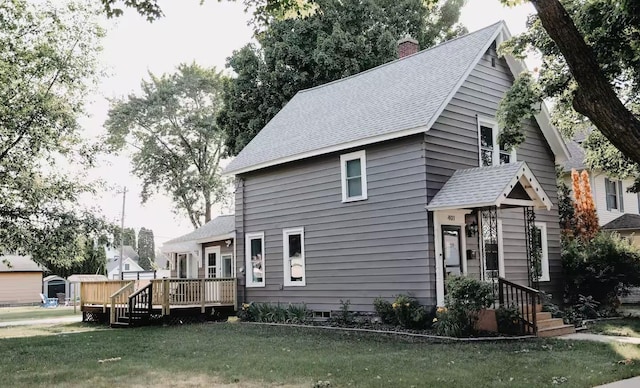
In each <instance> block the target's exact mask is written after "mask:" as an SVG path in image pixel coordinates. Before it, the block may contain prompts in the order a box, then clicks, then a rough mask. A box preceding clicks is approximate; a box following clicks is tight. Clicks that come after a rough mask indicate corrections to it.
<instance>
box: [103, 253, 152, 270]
mask: <svg viewBox="0 0 640 388" xmlns="http://www.w3.org/2000/svg"><path fill="white" fill-rule="evenodd" d="M125 264H129V269H128V270H125V269H124V265H125ZM119 268H120V261H119V260H118V259H114V260H107V272H109V273H110V272H111V271H113V270H115V269H119ZM125 271H144V268H142V267H141V266H140V264H138V262H137V261H135V260H133V259H132V258H131V257H127V256H126V255H125V259H124V261H123V262H122V272H125Z"/></svg>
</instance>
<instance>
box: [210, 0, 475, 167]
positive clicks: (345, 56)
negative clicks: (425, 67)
mask: <svg viewBox="0 0 640 388" xmlns="http://www.w3.org/2000/svg"><path fill="white" fill-rule="evenodd" d="M314 5H315V9H314V11H313V12H312V13H310V14H309V15H308V16H306V17H298V18H287V19H279V20H273V21H272V23H270V24H269V25H268V27H267V28H266V29H265V30H264V31H263V32H262V33H260V34H258V35H257V40H258V42H259V46H258V45H255V44H247V45H246V46H244V47H243V48H241V49H240V50H238V51H235V52H234V53H233V55H232V56H231V57H230V58H229V59H228V62H227V65H228V66H229V67H230V68H231V69H232V70H233V71H234V72H235V74H236V77H235V78H233V79H230V80H228V81H226V82H225V85H224V96H223V99H224V107H223V108H222V111H221V112H220V115H219V118H218V123H219V125H220V127H221V128H222V130H223V131H224V132H225V134H226V136H227V139H226V146H227V152H228V153H229V154H232V155H235V154H237V153H238V152H239V151H240V150H241V149H242V148H243V147H244V146H245V145H246V144H247V143H248V142H249V141H250V140H251V139H252V138H253V137H254V136H255V135H256V134H257V133H258V132H259V131H260V130H261V129H262V128H263V127H264V126H265V125H266V123H267V122H268V121H269V120H270V119H271V118H273V117H274V116H275V115H276V113H278V112H279V111H280V109H282V107H283V106H284V105H285V104H286V103H287V102H288V101H289V100H290V99H291V98H292V97H293V96H294V95H295V94H296V93H297V92H298V91H300V90H302V89H306V88H310V87H314V86H317V85H321V84H324V83H327V82H331V81H334V80H336V79H340V78H343V77H347V76H350V75H352V74H356V73H359V72H362V71H364V70H367V69H371V68H373V67H375V66H378V65H380V64H383V63H386V62H389V61H391V60H393V59H395V58H396V55H397V54H396V50H397V41H398V39H400V38H402V37H404V36H406V35H409V36H412V37H415V38H417V39H418V41H419V42H420V44H421V47H423V48H425V47H430V46H432V45H434V44H435V43H438V42H441V41H443V40H446V39H449V38H451V37H454V36H457V35H459V34H461V33H463V32H465V30H464V28H463V27H462V26H461V25H459V24H458V17H459V14H460V8H461V6H462V5H463V1H462V0H446V1H422V0H400V1H396V0H365V1H362V0H344V1H339V0H317V1H315V2H314Z"/></svg>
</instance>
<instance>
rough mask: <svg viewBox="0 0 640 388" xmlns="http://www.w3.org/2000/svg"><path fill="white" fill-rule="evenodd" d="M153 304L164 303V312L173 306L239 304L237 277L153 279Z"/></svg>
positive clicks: (166, 312)
mask: <svg viewBox="0 0 640 388" xmlns="http://www.w3.org/2000/svg"><path fill="white" fill-rule="evenodd" d="M151 283H152V284H153V290H154V292H153V304H154V305H162V309H163V314H165V315H166V314H168V313H169V309H170V308H171V306H201V308H202V310H203V312H204V308H205V306H206V305H211V304H222V305H233V306H235V305H237V292H236V287H237V281H236V278H207V279H159V280H152V281H151Z"/></svg>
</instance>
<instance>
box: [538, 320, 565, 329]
mask: <svg viewBox="0 0 640 388" xmlns="http://www.w3.org/2000/svg"><path fill="white" fill-rule="evenodd" d="M537 323H538V330H540V329H547V328H549V327H559V326H563V325H564V321H563V320H562V318H550V319H543V320H538V322H537Z"/></svg>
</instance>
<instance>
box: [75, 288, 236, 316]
mask: <svg viewBox="0 0 640 388" xmlns="http://www.w3.org/2000/svg"><path fill="white" fill-rule="evenodd" d="M236 306H237V280H236V279H235V278H211V279H153V280H108V281H99V282H82V283H81V285H80V310H81V311H82V313H83V320H85V321H87V320H107V319H106V317H108V322H109V323H110V324H111V325H112V326H132V325H134V324H137V325H142V324H146V323H149V322H150V321H151V320H152V318H156V319H157V318H159V319H167V318H169V317H172V316H181V317H184V316H190V315H193V316H197V315H204V314H211V312H212V311H213V309H215V308H219V307H227V308H233V309H235V308H236Z"/></svg>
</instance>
